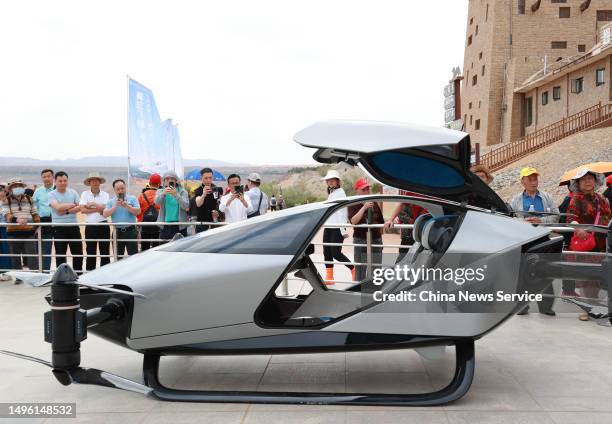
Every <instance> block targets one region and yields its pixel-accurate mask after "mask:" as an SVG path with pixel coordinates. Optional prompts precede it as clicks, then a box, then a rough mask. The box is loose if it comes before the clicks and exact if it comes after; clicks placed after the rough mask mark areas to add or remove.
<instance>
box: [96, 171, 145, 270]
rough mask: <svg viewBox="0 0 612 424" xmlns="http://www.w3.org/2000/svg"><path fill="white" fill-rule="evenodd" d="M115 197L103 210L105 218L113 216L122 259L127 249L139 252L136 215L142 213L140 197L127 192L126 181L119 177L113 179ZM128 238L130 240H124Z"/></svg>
mask: <svg viewBox="0 0 612 424" xmlns="http://www.w3.org/2000/svg"><path fill="white" fill-rule="evenodd" d="M113 190H115V197H113V198H112V199H110V200H109V201H108V202H107V203H106V209H104V211H103V212H102V215H103V216H104V217H105V218H108V217H109V216H110V217H111V220H112V221H113V224H114V227H115V234H116V236H117V252H115V254H116V255H117V259H121V258H122V257H123V255H124V253H125V250H127V254H128V256H129V255H135V254H136V253H138V244H137V243H138V242H137V241H136V238H137V235H136V226H135V225H134V224H135V223H136V217H137V216H138V214H139V213H140V205H139V204H138V199H136V197H134V196H131V195H129V194H127V193H126V186H125V181H123V180H122V179H117V180H115V181H113ZM123 240H128V241H123Z"/></svg>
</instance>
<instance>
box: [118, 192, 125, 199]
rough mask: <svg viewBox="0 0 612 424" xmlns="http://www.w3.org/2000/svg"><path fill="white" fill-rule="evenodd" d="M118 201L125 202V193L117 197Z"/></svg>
mask: <svg viewBox="0 0 612 424" xmlns="http://www.w3.org/2000/svg"><path fill="white" fill-rule="evenodd" d="M117 199H118V200H125V193H120V194H118V195H117Z"/></svg>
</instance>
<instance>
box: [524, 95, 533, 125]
mask: <svg viewBox="0 0 612 424" xmlns="http://www.w3.org/2000/svg"><path fill="white" fill-rule="evenodd" d="M531 124H533V97H527V98H526V99H525V126H526V127H528V126H530V125H531Z"/></svg>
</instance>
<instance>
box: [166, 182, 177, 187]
mask: <svg viewBox="0 0 612 424" xmlns="http://www.w3.org/2000/svg"><path fill="white" fill-rule="evenodd" d="M168 187H170V188H174V187H176V184H175V183H174V181H170V182H169V183H168Z"/></svg>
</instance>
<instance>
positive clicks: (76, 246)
mask: <svg viewBox="0 0 612 424" xmlns="http://www.w3.org/2000/svg"><path fill="white" fill-rule="evenodd" d="M54 178H55V190H53V191H52V192H50V193H49V205H50V206H51V220H52V221H53V224H55V223H58V224H63V225H61V226H59V225H58V226H55V225H54V226H53V237H54V238H55V241H54V244H55V254H56V257H55V265H56V266H60V265H61V264H63V263H66V254H67V252H68V247H70V254H71V255H73V257H72V268H73V269H74V271H75V272H77V273H80V272H81V270H82V269H83V241H82V240H81V230H80V229H79V225H78V223H77V218H76V214H77V213H79V211H80V210H81V207H80V206H79V200H80V197H79V194H78V193H77V192H76V191H74V190H73V189H71V188H69V187H68V174H66V173H65V172H64V171H59V172H57V173H56V174H55V176H54ZM66 224H73V225H66ZM58 239H59V240H60V241H58ZM65 240H68V241H65Z"/></svg>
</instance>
